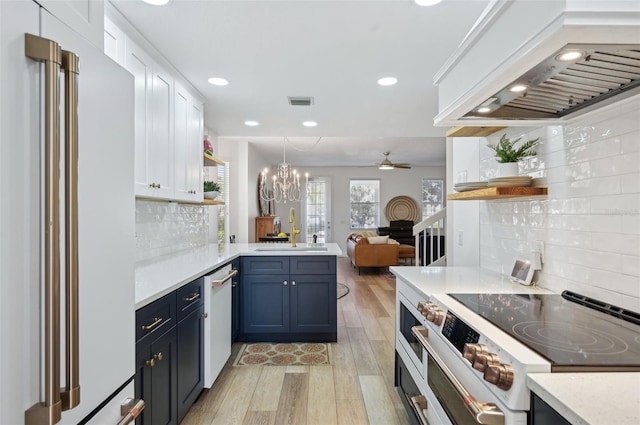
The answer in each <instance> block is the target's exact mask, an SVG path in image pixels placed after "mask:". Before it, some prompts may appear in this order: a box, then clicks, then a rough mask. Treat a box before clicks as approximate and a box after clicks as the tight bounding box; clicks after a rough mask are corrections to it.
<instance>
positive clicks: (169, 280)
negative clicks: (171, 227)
mask: <svg viewBox="0 0 640 425" xmlns="http://www.w3.org/2000/svg"><path fill="white" fill-rule="evenodd" d="M281 248H282V250H277V249H279V248H275V245H274V244H260V243H238V244H225V245H218V244H208V245H204V246H201V247H197V248H193V249H190V250H185V251H180V252H176V253H174V254H170V255H165V256H163V257H160V258H154V259H153V260H148V261H142V262H140V263H138V264H136V278H135V281H136V287H135V289H136V290H135V307H136V309H140V308H142V307H144V306H145V305H147V304H150V303H151V302H153V301H155V300H157V299H159V298H161V297H162V296H164V295H166V294H168V293H170V292H172V291H175V290H176V289H178V288H180V287H181V286H183V285H185V284H187V283H189V282H191V281H193V280H194V279H197V278H199V277H201V276H203V275H205V274H207V273H209V272H211V271H213V270H216V269H218V268H220V267H222V266H224V265H225V264H228V263H230V262H231V261H232V260H234V259H236V258H238V257H242V256H292V255H295V256H309V255H312V256H317V255H320V256H325V255H326V256H333V257H336V256H338V255H341V254H342V251H341V250H340V247H339V246H338V244H336V243H327V244H321V245H320V244H318V245H313V244H304V243H299V244H298V246H297V248H298V249H295V250H294V249H291V245H289V244H282V246H281ZM314 248H316V249H314ZM263 249H264V250H263ZM274 249H276V250H274Z"/></svg>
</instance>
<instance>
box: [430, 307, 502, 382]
mask: <svg viewBox="0 0 640 425" xmlns="http://www.w3.org/2000/svg"><path fill="white" fill-rule="evenodd" d="M442 335H444V337H445V338H446V339H447V340H448V341H449V342H450V343H451V344H452V345H453V346H454V347H455V348H456V349H457V350H458V351H459V352H460V354H462V357H464V358H465V359H466V360H467V361H468V362H469V363H470V364H471V365H472V367H473V369H475V370H477V371H478V372H481V373H482V377H483V379H484V380H485V381H487V382H489V383H491V384H493V385H495V386H496V387H498V388H500V389H501V390H505V391H506V390H508V389H510V388H511V385H512V384H513V377H514V372H513V368H512V367H511V365H509V364H505V363H501V362H500V357H499V356H498V354H496V353H492V352H490V351H489V349H488V348H487V345H486V344H480V343H479V342H478V341H479V340H480V334H479V333H478V332H477V331H476V330H474V329H472V328H471V327H470V326H469V325H467V324H466V323H465V322H464V321H463V320H462V319H460V318H459V317H458V316H456V315H455V314H453V313H452V312H450V311H448V312H447V315H446V319H445V321H444V325H443V326H442Z"/></svg>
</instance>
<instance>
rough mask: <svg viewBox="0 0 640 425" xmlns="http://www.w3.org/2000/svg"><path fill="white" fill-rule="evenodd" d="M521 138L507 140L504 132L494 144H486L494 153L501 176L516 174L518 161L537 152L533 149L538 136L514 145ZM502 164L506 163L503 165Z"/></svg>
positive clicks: (538, 139) (537, 141)
mask: <svg viewBox="0 0 640 425" xmlns="http://www.w3.org/2000/svg"><path fill="white" fill-rule="evenodd" d="M520 139H522V137H519V138H517V139H516V140H514V141H513V142H512V141H511V140H509V138H508V137H507V135H506V134H503V135H502V137H501V138H500V142H498V143H497V144H495V145H492V144H488V145H487V147H488V148H489V149H492V150H493V151H494V152H495V153H496V160H497V161H498V163H499V169H498V171H499V173H500V176H501V177H506V176H517V175H518V162H519V161H520V160H522V159H524V158H528V157H530V156H535V155H536V154H537V152H536V150H535V149H534V148H535V147H536V146H537V145H538V143H539V142H540V138H539V137H538V138H536V139H531V140H528V141H526V142H524V143H523V144H522V145H520V146H519V147H516V146H515V145H516V144H517V143H518V142H519V141H520ZM503 164H507V165H504V166H503Z"/></svg>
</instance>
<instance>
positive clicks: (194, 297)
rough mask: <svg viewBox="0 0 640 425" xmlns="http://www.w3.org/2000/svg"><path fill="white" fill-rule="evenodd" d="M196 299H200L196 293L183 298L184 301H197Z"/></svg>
mask: <svg viewBox="0 0 640 425" xmlns="http://www.w3.org/2000/svg"><path fill="white" fill-rule="evenodd" d="M198 298H200V294H199V293H198V292H194V293H193V295H191V296H190V297H187V298H185V299H184V300H185V301H189V302H191V301H193V300H197V299H198Z"/></svg>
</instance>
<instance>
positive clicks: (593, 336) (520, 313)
mask: <svg viewBox="0 0 640 425" xmlns="http://www.w3.org/2000/svg"><path fill="white" fill-rule="evenodd" d="M449 295H450V296H451V297H453V298H455V299H456V300H458V301H459V302H461V303H462V304H464V305H465V306H466V307H467V308H469V309H470V310H472V311H473V312H475V313H477V314H478V315H480V316H482V317H483V318H485V319H486V320H488V321H489V322H491V323H493V324H494V325H495V326H497V327H499V328H500V329H502V330H503V331H504V332H507V333H508V334H509V335H511V336H513V337H514V338H515V339H517V340H518V341H519V342H520V343H522V344H524V345H526V346H528V347H529V348H531V349H532V350H534V351H536V352H537V353H538V354H540V355H541V356H543V357H545V358H546V359H548V360H549V361H550V362H551V369H552V371H554V372H562V371H631V370H635V371H640V315H638V314H637V313H634V312H632V311H629V310H624V309H621V308H619V307H615V306H611V305H608V304H606V303H602V302H600V301H598V300H594V299H590V298H587V297H584V296H582V295H579V294H575V293H572V292H569V291H565V292H564V293H563V294H562V295H560V294H544V295H541V294H449Z"/></svg>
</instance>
